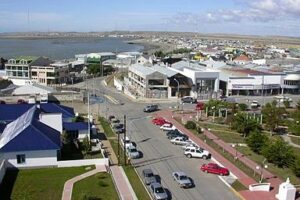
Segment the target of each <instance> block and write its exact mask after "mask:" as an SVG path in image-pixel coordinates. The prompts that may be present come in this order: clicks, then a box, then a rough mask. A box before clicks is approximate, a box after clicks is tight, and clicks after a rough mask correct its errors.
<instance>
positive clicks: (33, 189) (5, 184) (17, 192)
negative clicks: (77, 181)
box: [0, 167, 93, 200]
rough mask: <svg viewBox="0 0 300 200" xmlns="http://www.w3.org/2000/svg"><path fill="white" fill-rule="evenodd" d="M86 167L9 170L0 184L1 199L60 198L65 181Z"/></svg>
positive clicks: (37, 199)
mask: <svg viewBox="0 0 300 200" xmlns="http://www.w3.org/2000/svg"><path fill="white" fill-rule="evenodd" d="M85 168H86V167H68V168H45V169H30V170H29V169H28V170H19V171H12V170H9V171H7V172H6V174H5V177H4V179H3V181H2V184H1V186H0V197H1V199H30V200H41V199H43V200H60V199H61V195H62V190H63V187H64V184H65V182H66V181H67V180H69V179H71V178H73V177H75V176H77V175H79V174H82V173H85V172H87V171H88V170H86V169H85ZM91 169H93V167H91Z"/></svg>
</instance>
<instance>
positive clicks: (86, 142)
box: [82, 136, 91, 154]
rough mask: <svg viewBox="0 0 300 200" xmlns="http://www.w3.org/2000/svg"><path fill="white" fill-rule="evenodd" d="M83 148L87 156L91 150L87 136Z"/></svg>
mask: <svg viewBox="0 0 300 200" xmlns="http://www.w3.org/2000/svg"><path fill="white" fill-rule="evenodd" d="M82 148H83V151H84V153H85V154H87V153H88V152H89V151H90V150H91V143H90V139H89V137H88V136H85V138H84V139H83V141H82Z"/></svg>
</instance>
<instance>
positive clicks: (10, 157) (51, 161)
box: [3, 150, 57, 168]
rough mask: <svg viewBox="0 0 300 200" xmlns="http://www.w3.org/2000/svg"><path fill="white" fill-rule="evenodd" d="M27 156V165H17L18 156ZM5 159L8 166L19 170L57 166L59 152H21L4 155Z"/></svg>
mask: <svg viewBox="0 0 300 200" xmlns="http://www.w3.org/2000/svg"><path fill="white" fill-rule="evenodd" d="M19 154H25V157H26V159H25V163H24V164H18V163H17V155H19ZM3 158H4V159H6V160H7V164H8V165H12V166H14V167H17V168H27V167H42V166H57V150H44V151H20V152H10V153H3Z"/></svg>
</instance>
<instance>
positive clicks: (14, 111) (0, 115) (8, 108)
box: [0, 104, 34, 122]
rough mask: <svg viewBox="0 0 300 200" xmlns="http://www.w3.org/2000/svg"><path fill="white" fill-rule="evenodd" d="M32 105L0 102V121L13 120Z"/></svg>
mask: <svg viewBox="0 0 300 200" xmlns="http://www.w3.org/2000/svg"><path fill="white" fill-rule="evenodd" d="M33 106H34V104H0V111H1V112H0V121H6V122H10V121H13V120H15V119H17V118H18V117H20V116H21V115H22V114H24V113H25V112H27V111H28V110H29V109H30V108H31V107H33Z"/></svg>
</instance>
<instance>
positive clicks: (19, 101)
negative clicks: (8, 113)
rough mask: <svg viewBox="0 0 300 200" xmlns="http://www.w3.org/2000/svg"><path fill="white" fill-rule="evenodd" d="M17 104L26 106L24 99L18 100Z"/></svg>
mask: <svg viewBox="0 0 300 200" xmlns="http://www.w3.org/2000/svg"><path fill="white" fill-rule="evenodd" d="M17 104H27V101H25V100H24V99H18V101H17Z"/></svg>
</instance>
